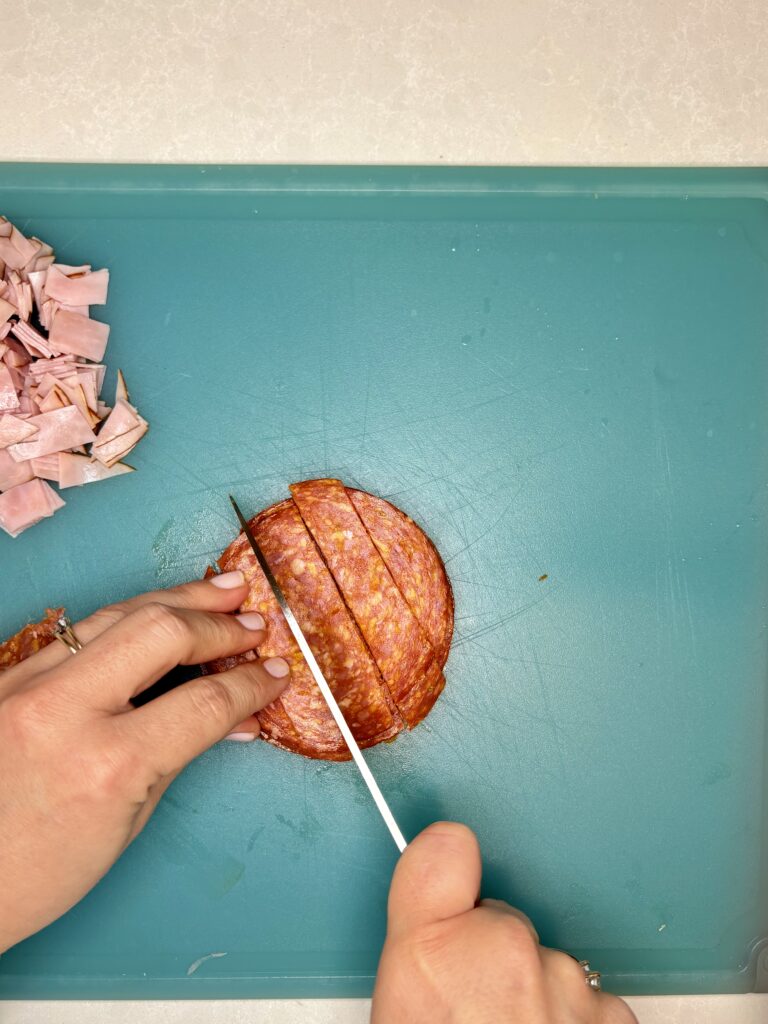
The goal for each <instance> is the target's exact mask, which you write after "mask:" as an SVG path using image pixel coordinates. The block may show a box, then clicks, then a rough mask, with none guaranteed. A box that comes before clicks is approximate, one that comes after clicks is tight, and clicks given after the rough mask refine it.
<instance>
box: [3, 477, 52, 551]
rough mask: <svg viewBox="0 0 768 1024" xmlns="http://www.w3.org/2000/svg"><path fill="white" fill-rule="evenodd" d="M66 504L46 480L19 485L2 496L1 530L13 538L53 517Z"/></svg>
mask: <svg viewBox="0 0 768 1024" xmlns="http://www.w3.org/2000/svg"><path fill="white" fill-rule="evenodd" d="M63 507H64V502H63V501H62V499H61V498H60V497H59V496H58V494H57V493H56V492H55V491H54V490H53V488H52V487H51V486H50V485H49V484H47V483H45V481H44V480H30V481H29V482H28V483H24V484H17V485H16V486H15V487H12V488H11V489H10V490H8V491H5V492H4V493H3V494H0V529H3V530H5V532H6V533H9V534H10V535H11V537H18V535H19V534H20V533H22V532H23V531H24V530H26V529H28V527H30V526H34V525H35V523H39V522H40V520H41V519H46V518H47V517H48V516H52V515H53V513H54V512H56V511H57V509H60V508H63Z"/></svg>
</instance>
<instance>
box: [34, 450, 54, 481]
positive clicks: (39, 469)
mask: <svg viewBox="0 0 768 1024" xmlns="http://www.w3.org/2000/svg"><path fill="white" fill-rule="evenodd" d="M60 454H61V453H60V452H56V454H55V455H44V456H43V457H42V459H30V462H31V463H32V472H33V473H34V474H35V476H36V477H39V478H40V479H41V480H54V481H56V483H58V480H59V456H60Z"/></svg>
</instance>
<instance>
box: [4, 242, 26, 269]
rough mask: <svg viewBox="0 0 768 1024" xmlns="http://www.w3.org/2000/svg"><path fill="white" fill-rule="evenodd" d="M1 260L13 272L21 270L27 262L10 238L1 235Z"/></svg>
mask: <svg viewBox="0 0 768 1024" xmlns="http://www.w3.org/2000/svg"><path fill="white" fill-rule="evenodd" d="M0 260H2V261H3V263H5V265H6V267H10V268H11V270H21V268H22V267H23V266H24V264H25V263H26V262H27V261H26V259H25V258H24V257H23V256H22V254H21V253H20V252H19V250H18V249H17V248H16V246H15V245H14V244H13V242H12V241H11V239H10V238H3V237H2V235H0Z"/></svg>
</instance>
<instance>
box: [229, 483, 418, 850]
mask: <svg viewBox="0 0 768 1024" xmlns="http://www.w3.org/2000/svg"><path fill="white" fill-rule="evenodd" d="M229 500H230V501H231V502H232V507H233V508H234V510H235V515H236V516H237V519H238V522H239V523H240V527H241V528H242V531H243V533H244V534H245V537H246V540H247V541H248V543H249V544H250V545H251V550H252V551H253V553H254V555H255V556H256V561H257V562H258V563H259V566H260V567H261V571H262V572H263V573H264V575H265V576H266V578H267V583H269V585H270V587H271V589H272V593H273V594H274V595H275V600H276V601H277V603H278V604H279V605H280V610H281V611H282V613H283V615H284V616H285V621H286V622H287V623H288V628H289V629H290V631H291V633H293V637H294V639H295V641H296V643H297V644H298V645H299V650H300V651H301V653H302V654H303V655H304V660H305V661H306V663H307V665H308V666H309V671H310V672H311V673H312V676H313V678H314V680H315V682H316V683H317V685H318V688H319V690H320V693H322V695H323V697H324V699H325V702H326V704H327V705H328V707H329V709H330V712H331V714H332V715H333V718H334V721H335V722H336V725H338V727H339V729H340V731H341V735H342V736H343V737H344V742H345V743H346V744H347V746H348V747H349V752H350V754H351V755H352V760H353V761H354V762H355V764H356V765H357V767H358V769H359V771H360V774H361V775H362V777H363V781H364V782H365V784H366V786H367V787H368V791H369V793H370V794H371V796H372V797H373V802H374V803H375V804H376V807H377V808H378V810H379V813H380V814H381V816H382V818H383V819H384V824H385V825H386V826H387V828H388V829H389V832H390V835H391V836H392V838H393V839H394V841H395V846H397V848H398V850H399V851H400V853H402V852H403V850H404V849H405V847H406V846H407V843H406V841H405V837H404V836H403V833H402V832H401V831H400V828H399V826H398V824H397V822H396V821H395V816H394V815H393V813H392V811H391V810H390V808H389V804H388V803H387V801H386V800H385V798H384V794H383V793H382V792H381V790H380V789H379V785H378V783H377V782H376V779H375V778H374V777H373V773H372V772H371V769H370V768H369V767H368V764H367V762H366V760H365V758H364V757H363V755H362V752H361V750H360V747H359V746H358V745H357V740H356V739H355V737H354V736H353V735H352V730H351V729H350V728H349V726H348V725H347V721H346V719H345V718H344V714H343V712H342V710H341V708H340V707H339V705H338V704H337V702H336V698H335V697H334V696H333V693H332V691H331V688H330V686H329V685H328V682H327V680H326V678H325V676H324V675H323V672H322V669H321V668H320V666H319V665H318V663H317V659H316V658H315V655H314V654H313V653H312V648H311V647H310V646H309V643H308V642H307V638H306V637H305V636H304V633H303V632H302V629H301V626H300V625H299V623H298V621H297V619H296V616H295V615H294V614H293V612H292V611H291V608H290V606H289V604H288V602H287V601H286V599H285V594H283V592H282V590H281V589H280V584H279V583H278V582H277V580H276V579H275V577H274V575H273V573H272V570H271V569H270V568H269V565H268V564H267V560H266V558H265V557H264V553H263V552H262V550H261V548H260V547H259V545H258V543H257V542H256V538H255V537H254V536H253V531H252V530H251V528H250V526H249V525H248V520H247V519H246V518H245V516H244V515H243V513H242V512H241V511H240V507H239V506H238V504H237V502H236V501H235V499H234V498H233V497H232V495H231V494H230V496H229Z"/></svg>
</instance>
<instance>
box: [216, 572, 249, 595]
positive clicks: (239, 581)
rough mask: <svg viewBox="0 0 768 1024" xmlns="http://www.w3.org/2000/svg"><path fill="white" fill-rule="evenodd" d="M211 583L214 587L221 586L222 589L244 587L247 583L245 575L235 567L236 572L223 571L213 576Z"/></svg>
mask: <svg viewBox="0 0 768 1024" xmlns="http://www.w3.org/2000/svg"><path fill="white" fill-rule="evenodd" d="M211 583H212V584H213V585H214V587H221V589H222V590H234V589H235V587H242V585H243V584H244V583H245V576H243V574H242V572H241V570H240V569H235V570H234V572H222V573H219V575H218V576H212V577H211Z"/></svg>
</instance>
